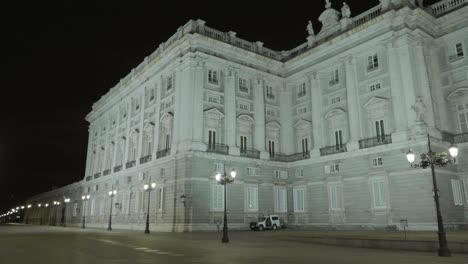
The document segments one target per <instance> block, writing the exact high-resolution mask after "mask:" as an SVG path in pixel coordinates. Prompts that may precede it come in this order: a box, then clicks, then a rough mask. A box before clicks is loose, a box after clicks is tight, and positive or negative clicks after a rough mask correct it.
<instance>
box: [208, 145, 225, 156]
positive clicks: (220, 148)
mask: <svg viewBox="0 0 468 264" xmlns="http://www.w3.org/2000/svg"><path fill="white" fill-rule="evenodd" d="M206 152H214V153H219V154H225V155H227V154H229V146H228V145H224V144H208V149H207V150H206Z"/></svg>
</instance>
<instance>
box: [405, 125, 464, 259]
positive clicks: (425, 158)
mask: <svg viewBox="0 0 468 264" xmlns="http://www.w3.org/2000/svg"><path fill="white" fill-rule="evenodd" d="M427 146H428V149H429V152H428V153H423V154H421V155H420V157H421V161H420V162H419V163H415V162H414V161H415V155H414V152H413V151H412V150H411V149H410V150H408V152H407V153H406V158H407V159H408V161H409V163H411V167H412V168H423V169H426V168H427V167H431V172H432V185H433V188H434V189H433V191H434V201H435V205H436V212H437V226H438V232H437V234H438V237H439V256H441V257H450V250H449V248H448V246H447V238H446V236H445V229H444V222H443V220H442V214H441V213H440V204H439V189H438V188H437V181H436V176H435V169H434V167H435V166H439V167H444V166H446V165H447V164H454V163H455V162H456V158H457V155H458V148H457V147H456V146H454V145H451V146H450V147H449V153H450V156H449V157H447V153H445V152H441V153H436V152H433V151H432V149H431V138H430V136H429V134H427Z"/></svg>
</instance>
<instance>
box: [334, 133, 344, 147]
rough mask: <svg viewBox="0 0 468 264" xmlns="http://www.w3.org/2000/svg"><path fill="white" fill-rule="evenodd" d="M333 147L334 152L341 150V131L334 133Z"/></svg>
mask: <svg viewBox="0 0 468 264" xmlns="http://www.w3.org/2000/svg"><path fill="white" fill-rule="evenodd" d="M335 146H336V150H341V149H342V148H343V131H342V130H337V131H335Z"/></svg>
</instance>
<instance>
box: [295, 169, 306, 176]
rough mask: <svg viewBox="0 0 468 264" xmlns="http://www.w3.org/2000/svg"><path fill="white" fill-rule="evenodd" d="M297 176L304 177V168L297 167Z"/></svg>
mask: <svg viewBox="0 0 468 264" xmlns="http://www.w3.org/2000/svg"><path fill="white" fill-rule="evenodd" d="M296 177H304V170H303V169H302V168H298V169H296Z"/></svg>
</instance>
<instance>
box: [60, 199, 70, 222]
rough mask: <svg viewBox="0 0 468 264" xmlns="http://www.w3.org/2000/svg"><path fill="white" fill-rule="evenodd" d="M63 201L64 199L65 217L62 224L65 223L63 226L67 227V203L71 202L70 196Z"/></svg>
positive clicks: (63, 216)
mask: <svg viewBox="0 0 468 264" xmlns="http://www.w3.org/2000/svg"><path fill="white" fill-rule="evenodd" d="M63 201H64V204H63V208H64V209H63V215H62V218H63V221H62V224H63V227H66V226H67V224H66V222H67V205H68V203H69V202H70V198H64V199H63Z"/></svg>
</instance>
